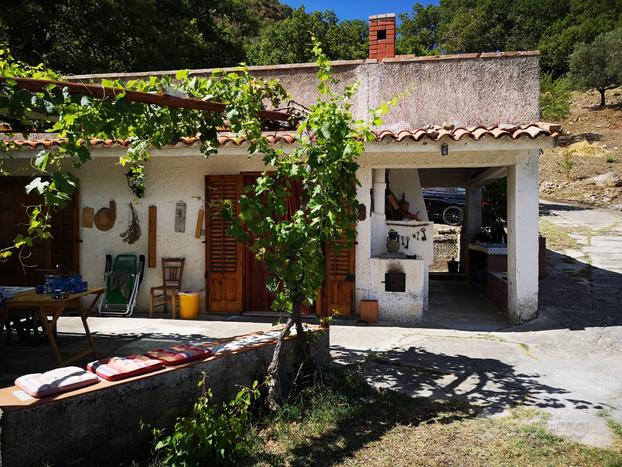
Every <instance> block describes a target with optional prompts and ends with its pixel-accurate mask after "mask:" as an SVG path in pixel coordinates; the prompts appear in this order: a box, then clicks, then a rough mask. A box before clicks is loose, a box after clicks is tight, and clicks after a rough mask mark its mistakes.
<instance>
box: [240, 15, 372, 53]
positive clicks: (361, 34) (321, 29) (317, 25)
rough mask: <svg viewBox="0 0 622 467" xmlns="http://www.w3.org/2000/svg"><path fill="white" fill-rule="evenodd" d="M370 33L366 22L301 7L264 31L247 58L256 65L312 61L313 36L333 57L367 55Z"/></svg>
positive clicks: (248, 50) (249, 48)
mask: <svg viewBox="0 0 622 467" xmlns="http://www.w3.org/2000/svg"><path fill="white" fill-rule="evenodd" d="M368 33H369V32H368V26H367V23H366V22H365V21H360V20H350V21H342V22H340V21H339V19H338V18H337V16H336V15H335V13H334V12H332V11H322V12H313V13H307V12H306V11H305V9H304V7H301V8H299V9H297V10H294V12H293V14H292V15H291V16H290V17H289V18H286V19H284V20H282V21H279V22H277V23H274V24H272V25H269V26H267V27H266V28H265V29H264V30H263V31H262V33H261V36H260V39H259V42H258V43H257V44H254V45H251V46H249V47H247V54H248V61H249V63H252V64H257V65H260V64H261V65H273V64H277V63H303V62H310V61H313V60H314V54H313V45H312V41H311V37H312V36H313V37H316V38H318V40H319V41H320V44H321V47H322V49H323V50H324V53H325V54H326V55H327V56H328V57H329V58H330V59H331V60H339V59H357V58H367V55H368V48H367V36H368Z"/></svg>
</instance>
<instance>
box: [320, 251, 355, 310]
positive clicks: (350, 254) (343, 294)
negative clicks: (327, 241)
mask: <svg viewBox="0 0 622 467" xmlns="http://www.w3.org/2000/svg"><path fill="white" fill-rule="evenodd" d="M338 244H339V247H338V248H335V247H328V248H327V251H326V287H325V293H326V297H325V303H324V304H323V305H324V306H326V311H327V314H328V315H329V316H330V315H333V314H335V313H336V314H338V315H340V316H349V315H351V314H352V313H353V311H354V273H355V271H354V244H353V245H351V246H349V247H346V246H345V242H338Z"/></svg>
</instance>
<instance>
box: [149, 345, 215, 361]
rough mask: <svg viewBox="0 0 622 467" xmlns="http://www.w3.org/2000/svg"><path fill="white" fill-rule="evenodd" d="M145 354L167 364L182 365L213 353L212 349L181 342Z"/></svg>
mask: <svg viewBox="0 0 622 467" xmlns="http://www.w3.org/2000/svg"><path fill="white" fill-rule="evenodd" d="M145 355H147V356H148V357H151V358H155V359H158V360H160V361H162V363H164V364H165V365H180V364H182V363H186V362H191V361H193V360H201V359H203V358H206V357H209V356H210V355H212V351H211V350H209V349H202V348H199V347H195V346H192V345H186V344H179V345H173V346H171V347H165V348H162V349H154V350H150V351H149V352H147V353H146V354H145Z"/></svg>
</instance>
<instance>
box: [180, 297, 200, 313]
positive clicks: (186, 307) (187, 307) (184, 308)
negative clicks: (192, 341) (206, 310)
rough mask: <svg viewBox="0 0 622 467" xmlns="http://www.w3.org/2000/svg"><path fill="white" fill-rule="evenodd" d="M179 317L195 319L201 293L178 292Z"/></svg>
mask: <svg viewBox="0 0 622 467" xmlns="http://www.w3.org/2000/svg"><path fill="white" fill-rule="evenodd" d="M178 298H179V317H180V318H181V319H197V316H199V304H200V303H201V294H200V293H199V292H179V294H178Z"/></svg>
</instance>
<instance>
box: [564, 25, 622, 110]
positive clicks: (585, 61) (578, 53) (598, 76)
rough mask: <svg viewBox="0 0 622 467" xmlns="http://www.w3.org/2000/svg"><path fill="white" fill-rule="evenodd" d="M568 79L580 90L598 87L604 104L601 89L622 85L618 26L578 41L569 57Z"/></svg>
mask: <svg viewBox="0 0 622 467" xmlns="http://www.w3.org/2000/svg"><path fill="white" fill-rule="evenodd" d="M570 78H571V79H572V81H573V83H574V84H575V86H576V87H578V88H580V89H596V90H598V92H600V105H603V106H604V105H605V91H607V90H608V89H613V88H615V87H617V86H620V84H622V27H620V28H618V29H614V30H613V31H610V32H608V33H605V34H601V35H599V36H598V37H597V38H596V39H595V40H594V41H593V42H592V43H590V44H585V43H581V44H578V45H577V46H576V47H575V49H574V52H573V53H572V55H571V56H570Z"/></svg>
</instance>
